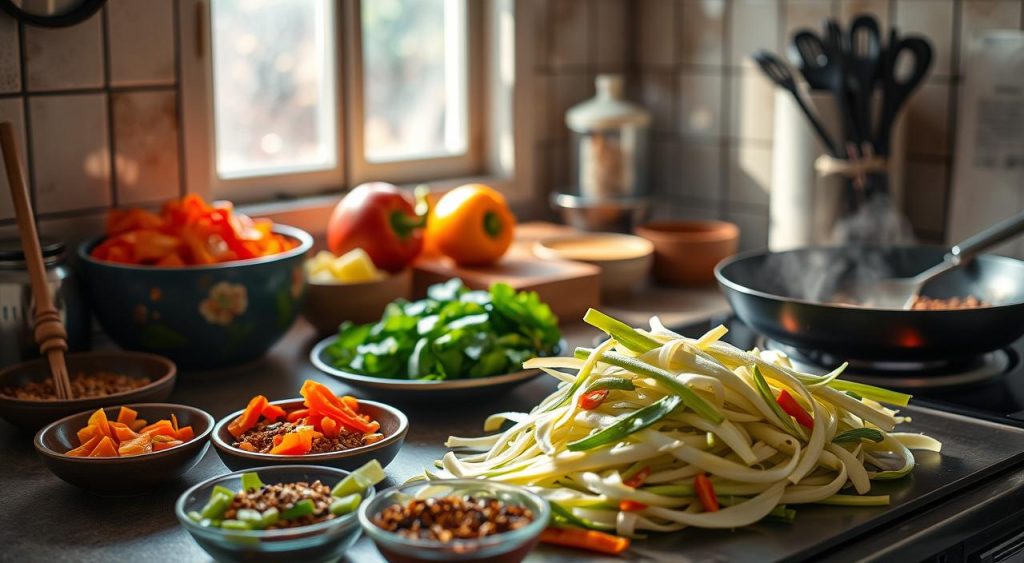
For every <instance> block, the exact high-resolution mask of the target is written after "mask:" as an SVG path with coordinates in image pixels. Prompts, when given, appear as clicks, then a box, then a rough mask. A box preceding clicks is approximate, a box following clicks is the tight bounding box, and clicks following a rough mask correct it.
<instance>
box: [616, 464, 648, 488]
mask: <svg viewBox="0 0 1024 563" xmlns="http://www.w3.org/2000/svg"><path fill="white" fill-rule="evenodd" d="M650 476H651V468H650V466H644V467H643V469H641V470H640V471H637V472H636V473H634V474H633V476H632V477H630V478H628V479H626V480H624V481H622V484H623V485H625V486H627V487H633V488H634V489H635V488H637V487H639V486H641V485H643V484H644V482H645V481H647V478H648V477H650Z"/></svg>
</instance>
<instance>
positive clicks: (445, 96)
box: [362, 0, 467, 162]
mask: <svg viewBox="0 0 1024 563" xmlns="http://www.w3.org/2000/svg"><path fill="white" fill-rule="evenodd" d="M362 24H363V29H362V31H363V85H364V86H363V87H364V90H363V100H364V102H363V106H364V112H365V120H364V125H363V126H364V135H363V136H364V145H365V152H366V159H367V160H369V161H371V162H372V161H377V162H380V161H388V160H399V159H410V158H429V157H440V156H451V155H456V154H461V153H465V152H466V144H467V139H466V137H467V132H466V113H467V112H466V64H467V62H466V61H467V56H466V2H465V0H366V1H364V2H362Z"/></svg>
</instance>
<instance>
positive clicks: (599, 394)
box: [577, 389, 608, 411]
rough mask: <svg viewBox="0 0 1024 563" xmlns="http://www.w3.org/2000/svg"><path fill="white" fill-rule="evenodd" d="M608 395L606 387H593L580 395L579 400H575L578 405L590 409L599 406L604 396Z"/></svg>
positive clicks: (586, 409)
mask: <svg viewBox="0 0 1024 563" xmlns="http://www.w3.org/2000/svg"><path fill="white" fill-rule="evenodd" d="M607 396H608V390H607V389H595V390H593V391H587V392H585V393H583V394H582V395H580V400H579V401H577V403H578V404H579V407H580V408H581V409H583V410H585V411H592V410H594V409H596V408H597V407H599V406H601V403H603V402H604V399H605V397H607Z"/></svg>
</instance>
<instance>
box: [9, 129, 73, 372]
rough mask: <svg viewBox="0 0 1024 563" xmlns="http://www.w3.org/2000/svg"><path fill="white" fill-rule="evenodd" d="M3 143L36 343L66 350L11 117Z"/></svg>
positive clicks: (43, 348) (44, 347) (46, 350)
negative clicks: (29, 280)
mask: <svg viewBox="0 0 1024 563" xmlns="http://www.w3.org/2000/svg"><path fill="white" fill-rule="evenodd" d="M0 147H2V148H3V153H4V169H6V170H7V183H8V184H9V185H10V188H11V200H12V201H13V202H14V212H15V213H14V215H15V217H16V218H17V220H18V231H19V232H20V235H21V248H22V252H24V254H25V264H26V266H27V267H28V274H29V279H31V281H32V298H33V300H34V301H35V305H36V306H35V337H36V343H37V344H39V350H40V351H41V352H42V353H43V355H49V352H50V351H51V350H61V351H66V350H67V349H68V342H67V339H68V333H67V331H66V330H65V329H64V324H63V323H61V321H60V313H58V312H57V308H56V307H54V305H53V299H52V298H51V296H50V288H49V285H48V284H47V283H46V267H45V266H44V265H43V254H42V250H41V249H40V247H39V234H38V233H37V232H36V222H35V216H34V215H33V214H32V202H31V201H29V198H28V186H27V184H26V183H25V172H24V170H22V168H21V159H20V158H18V147H17V144H16V141H15V140H14V126H13V125H11V123H10V122H9V121H5V122H3V123H0Z"/></svg>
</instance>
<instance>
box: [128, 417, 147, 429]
mask: <svg viewBox="0 0 1024 563" xmlns="http://www.w3.org/2000/svg"><path fill="white" fill-rule="evenodd" d="M146 426H149V423H148V422H146V419H144V418H136V419H135V420H133V421H131V422H130V423H128V428H131V429H132V430H133V431H135V432H138V431H140V430H142V429H143V428H145V427H146Z"/></svg>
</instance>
